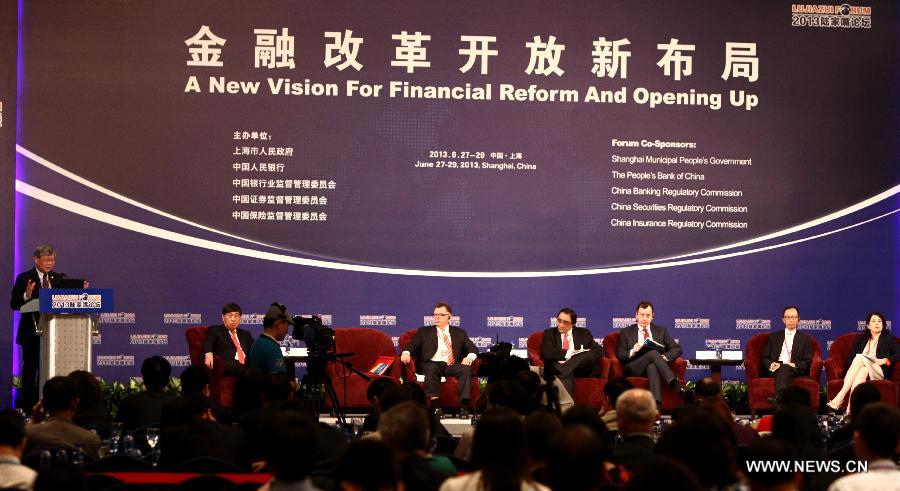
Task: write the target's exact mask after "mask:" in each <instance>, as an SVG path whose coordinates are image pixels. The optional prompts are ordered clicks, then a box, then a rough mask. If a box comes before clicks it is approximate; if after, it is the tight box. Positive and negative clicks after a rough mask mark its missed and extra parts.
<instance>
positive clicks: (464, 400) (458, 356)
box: [400, 302, 478, 416]
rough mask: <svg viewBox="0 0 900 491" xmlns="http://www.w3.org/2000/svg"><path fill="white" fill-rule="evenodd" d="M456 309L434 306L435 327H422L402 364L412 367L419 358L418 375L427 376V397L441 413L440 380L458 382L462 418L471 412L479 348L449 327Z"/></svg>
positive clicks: (458, 330) (402, 356) (460, 332)
mask: <svg viewBox="0 0 900 491" xmlns="http://www.w3.org/2000/svg"><path fill="white" fill-rule="evenodd" d="M452 314H453V309H452V308H451V307H450V305H449V304H446V303H443V302H439V303H437V304H435V306H434V311H433V313H432V318H433V319H434V326H424V327H420V328H419V330H418V331H416V334H415V336H413V338H412V341H410V342H409V344H408V345H406V346H404V347H403V352H402V353H401V354H400V361H401V362H403V363H409V362H410V361H412V356H415V357H416V373H421V374H423V375H424V376H425V394H426V396H428V399H429V401H430V403H431V405H432V409H433V410H435V411H436V412H437V411H438V410H440V409H441V408H440V406H439V404H440V403H439V400H440V396H441V377H444V376H448V375H449V376H451V377H456V378H457V379H459V385H458V392H459V401H460V406H461V411H462V416H466V415H467V414H468V411H469V394H471V390H472V366H471V365H472V362H473V361H475V358H476V356H477V355H478V348H476V347H475V344H474V343H473V342H472V340H471V339H469V335H468V334H466V331H465V330H463V329H461V328H459V327H455V326H451V325H450V316H451V315H452Z"/></svg>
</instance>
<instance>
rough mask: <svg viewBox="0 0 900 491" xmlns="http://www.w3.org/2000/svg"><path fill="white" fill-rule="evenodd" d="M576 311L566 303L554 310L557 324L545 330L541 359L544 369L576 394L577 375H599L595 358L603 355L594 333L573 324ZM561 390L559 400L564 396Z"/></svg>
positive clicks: (568, 390) (570, 392)
mask: <svg viewBox="0 0 900 491" xmlns="http://www.w3.org/2000/svg"><path fill="white" fill-rule="evenodd" d="M577 322H578V315H577V314H576V313H575V311H574V310H572V309H570V308H568V307H566V308H564V309H561V310H560V311H559V313H558V314H556V327H551V328H549V329H547V330H545V331H544V337H543V340H542V341H541V359H542V360H543V361H544V373H545V374H547V372H548V371H549V372H550V373H551V374H553V375H556V378H558V379H559V381H560V382H561V383H562V385H563V388H565V390H566V392H568V395H569V396H571V397H574V396H575V378H576V377H596V376H598V375H600V373H599V371H600V367H599V365H598V364H597V360H599V359H600V358H602V357H603V347H602V346H600V345H599V344H598V343H597V341H594V335H593V334H591V331H589V330H588V329H586V328H584V327H576V326H575V324H576V323H577ZM567 399H569V398H567V397H566V395H565V394H560V402H562V401H563V400H567Z"/></svg>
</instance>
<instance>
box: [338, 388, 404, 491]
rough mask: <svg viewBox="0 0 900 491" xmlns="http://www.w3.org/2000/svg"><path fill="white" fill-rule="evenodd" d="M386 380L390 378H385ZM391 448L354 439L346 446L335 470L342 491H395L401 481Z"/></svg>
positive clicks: (382, 444) (376, 442)
mask: <svg viewBox="0 0 900 491" xmlns="http://www.w3.org/2000/svg"><path fill="white" fill-rule="evenodd" d="M388 380H389V379H388ZM390 450H391V449H390V447H388V446H387V445H386V444H384V442H379V441H375V440H357V441H355V442H353V443H351V444H350V445H348V446H347V449H346V451H345V452H344V455H343V457H342V458H341V461H340V463H339V464H338V467H337V481H338V484H339V485H340V489H341V490H342V491H394V490H396V489H397V488H398V487H399V485H400V483H401V482H402V481H401V477H400V468H399V466H398V464H397V461H396V460H395V459H394V458H393V457H392V455H391V451H390Z"/></svg>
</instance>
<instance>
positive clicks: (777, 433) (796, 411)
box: [772, 391, 825, 459]
mask: <svg viewBox="0 0 900 491" xmlns="http://www.w3.org/2000/svg"><path fill="white" fill-rule="evenodd" d="M804 392H805V391H804ZM772 436H774V437H776V438H779V439H780V440H781V441H783V442H784V443H786V444H787V445H788V446H789V447H790V448H791V450H792V451H793V452H794V453H796V454H797V457H798V458H801V459H805V458H814V457H819V456H821V454H823V453H824V451H825V442H824V439H823V438H822V432H821V430H820V429H819V422H818V421H817V419H816V415H815V414H814V413H813V412H812V411H810V409H809V408H808V407H807V406H804V405H802V404H787V405H785V406H782V407H780V408H779V409H778V411H776V412H775V416H774V417H773V418H772Z"/></svg>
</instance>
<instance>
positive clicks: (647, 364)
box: [616, 323, 681, 407]
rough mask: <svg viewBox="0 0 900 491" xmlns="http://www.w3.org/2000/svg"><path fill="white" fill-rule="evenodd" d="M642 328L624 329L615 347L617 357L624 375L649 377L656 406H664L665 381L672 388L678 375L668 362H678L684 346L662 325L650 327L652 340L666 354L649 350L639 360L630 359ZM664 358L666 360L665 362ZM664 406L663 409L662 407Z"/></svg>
mask: <svg viewBox="0 0 900 491" xmlns="http://www.w3.org/2000/svg"><path fill="white" fill-rule="evenodd" d="M639 331H640V329H639V328H638V325H637V324H632V325H630V326H628V327H626V328H625V329H622V334H620V335H619V343H618V344H617V345H616V357H617V358H618V359H619V361H620V362H621V363H622V369H623V371H624V372H625V375H626V376H628V375H634V376H638V377H647V381H648V382H649V385H650V392H652V393H653V398H654V399H656V402H657V404H661V403H662V382H665V383H666V384H669V385H672V384H673V383H674V382H675V380H676V379H675V374H674V373H672V368H671V367H670V366H669V363H672V362H673V361H675V358H678V357H679V356H681V346H680V345H679V344H678V343H676V342H675V340H674V339H672V336H669V332H668V331H666V329H665V328H664V327H662V326H657V325H656V324H653V323H651V324H650V334H651V336H652V337H653V341H655V342H657V343H659V344H661V345H663V347H664V350H665V351H664V352H663V353H660V352H658V351H655V350H654V351H649V352H647V353H644V354H643V355H641V356H638V357H636V358H633V359H632V358H631V357H630V356H629V352H630V351H631V348H632V346H634V344H635V343H637V340H638V336H640V332H639ZM663 356H665V359H663ZM660 407H662V406H660Z"/></svg>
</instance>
